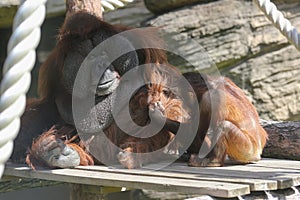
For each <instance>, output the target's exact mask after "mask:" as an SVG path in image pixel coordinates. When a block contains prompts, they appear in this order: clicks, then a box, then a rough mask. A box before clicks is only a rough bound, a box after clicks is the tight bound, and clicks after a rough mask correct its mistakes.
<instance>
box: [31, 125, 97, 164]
mask: <svg viewBox="0 0 300 200" xmlns="http://www.w3.org/2000/svg"><path fill="white" fill-rule="evenodd" d="M72 132H74V128H72V127H68V126H64V127H62V128H60V129H58V130H57V127H55V126H53V127H52V128H51V129H49V130H48V131H46V132H44V133H43V134H42V135H40V136H39V137H38V138H37V139H35V140H34V141H33V142H32V146H31V148H30V149H29V150H28V154H27V157H26V163H27V164H28V165H29V166H30V167H31V168H32V169H36V168H37V167H47V168H69V167H76V166H78V165H93V164H94V161H93V158H92V157H91V156H90V155H89V154H88V153H87V152H86V151H85V149H84V147H83V145H82V144H81V142H79V144H76V143H75V141H74V140H76V138H77V136H73V137H72V138H71V139H70V140H68V139H67V138H66V137H68V135H71V134H72Z"/></svg>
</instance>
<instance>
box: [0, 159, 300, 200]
mask: <svg viewBox="0 0 300 200" xmlns="http://www.w3.org/2000/svg"><path fill="white" fill-rule="evenodd" d="M159 166H166V163H157V164H152V165H147V166H145V167H143V168H142V169H132V170H128V169H124V168H122V167H121V166H120V165H116V166H113V167H106V166H84V167H83V166H80V167H77V168H76V169H57V170H40V171H32V170H30V169H28V168H27V167H20V165H8V166H7V167H6V170H5V175H10V176H17V177H28V178H40V179H46V180H54V181H62V182H69V183H73V184H80V185H85V186H84V187H83V186H80V190H82V191H79V192H77V193H75V194H73V195H76V196H79V197H80V196H81V195H82V194H81V193H89V195H91V196H98V197H100V196H101V195H103V191H102V190H101V187H99V186H112V187H123V186H125V187H127V188H141V189H147V190H156V191H164V192H179V193H183V194H199V195H201V194H203V195H210V196H214V197H226V198H228V197H236V196H240V195H246V194H247V193H249V192H250V191H251V193H252V192H258V191H277V190H281V189H287V188H291V187H296V186H300V173H299V169H300V161H292V160H279V159H263V160H261V161H259V162H257V163H253V164H247V165H232V164H230V165H229V164H227V165H226V166H225V167H205V168H195V167H188V166H187V165H186V163H180V162H176V163H173V164H171V165H170V166H168V167H165V168H159ZM154 169H160V170H154ZM87 185H88V186H87ZM93 185H94V186H93ZM91 186H92V187H93V189H91ZM76 187H79V186H74V188H76ZM249 190H250V191H249ZM73 191H75V190H73ZM99 195H100V196H99ZM74 198H75V197H74ZM91 198H92V197H90V199H91Z"/></svg>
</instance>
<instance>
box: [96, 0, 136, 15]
mask: <svg viewBox="0 0 300 200" xmlns="http://www.w3.org/2000/svg"><path fill="white" fill-rule="evenodd" d="M133 1H134V0H101V8H102V11H104V12H105V11H110V10H115V9H116V8H120V7H124V6H125V5H126V4H127V3H131V2H133Z"/></svg>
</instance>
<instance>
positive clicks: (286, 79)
mask: <svg viewBox="0 0 300 200" xmlns="http://www.w3.org/2000/svg"><path fill="white" fill-rule="evenodd" d="M277 5H278V8H279V9H280V10H281V11H284V13H285V16H286V17H288V18H289V19H290V20H291V22H292V24H293V25H294V26H295V27H299V30H300V3H296V2H295V1H285V2H284V3H282V2H280V3H279V2H277ZM146 24H152V25H154V26H162V27H163V29H164V30H165V31H166V32H167V33H172V34H173V35H174V36H173V39H175V40H176V41H177V42H176V43H172V44H173V45H175V46H176V45H178V47H177V48H182V46H181V45H189V44H185V43H184V40H188V39H189V38H192V39H193V40H195V41H197V42H198V43H199V44H200V45H201V46H202V47H203V48H204V49H205V50H206V51H207V52H208V54H209V56H211V58H212V59H213V61H214V62H215V63H216V65H217V67H218V68H219V70H220V71H221V73H222V75H226V76H228V77H230V78H231V79H233V80H234V82H235V83H236V84H238V85H239V86H240V87H241V88H243V89H244V90H245V92H246V93H247V95H248V96H249V98H250V99H251V100H252V101H253V103H254V104H255V106H256V108H257V109H258V111H259V113H260V116H261V118H264V119H272V120H300V52H298V51H297V50H296V48H294V47H293V46H291V45H290V44H289V43H288V41H287V39H285V37H284V36H282V35H281V33H280V32H279V31H278V30H277V29H276V28H275V27H274V26H273V25H272V24H271V23H270V22H269V21H268V20H267V19H266V17H265V16H264V15H263V13H262V12H261V11H260V10H259V9H258V8H257V6H256V5H255V4H254V3H253V2H252V1H243V0H222V1H214V2H209V3H204V4H198V5H192V6H186V7H183V8H181V9H177V10H174V11H170V12H167V13H165V14H161V15H158V16H155V17H154V18H153V19H151V20H146ZM185 48H186V49H189V50H190V51H191V52H190V53H189V55H190V56H193V55H195V56H197V52H198V51H199V49H197V48H192V47H191V48H189V47H188V46H187V47H185ZM194 59H196V60H197V58H194ZM198 60H199V59H198ZM198 62H199V63H198V64H201V62H202V60H199V61H198ZM182 64H183V63H178V65H179V66H180V65H182ZM183 65H185V64H183Z"/></svg>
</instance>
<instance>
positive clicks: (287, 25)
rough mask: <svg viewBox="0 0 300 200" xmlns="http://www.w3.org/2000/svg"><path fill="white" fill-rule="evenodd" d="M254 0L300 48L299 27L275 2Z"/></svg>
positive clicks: (299, 48)
mask: <svg viewBox="0 0 300 200" xmlns="http://www.w3.org/2000/svg"><path fill="white" fill-rule="evenodd" d="M254 2H255V3H256V4H257V6H258V7H259V8H260V9H261V10H262V11H263V12H264V13H265V15H266V16H267V17H268V18H269V20H270V21H271V22H273V24H274V25H275V27H276V28H277V29H278V30H280V32H281V33H282V34H283V35H284V36H285V37H286V38H287V39H288V40H289V42H291V43H292V44H293V45H294V46H295V47H296V48H297V49H298V50H300V41H299V40H300V35H299V33H298V31H297V29H296V28H295V27H294V26H293V25H292V24H291V22H290V21H289V20H288V19H286V18H285V17H284V16H283V14H282V13H281V12H280V11H278V10H277V8H276V6H275V4H273V3H272V2H270V0H254Z"/></svg>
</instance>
